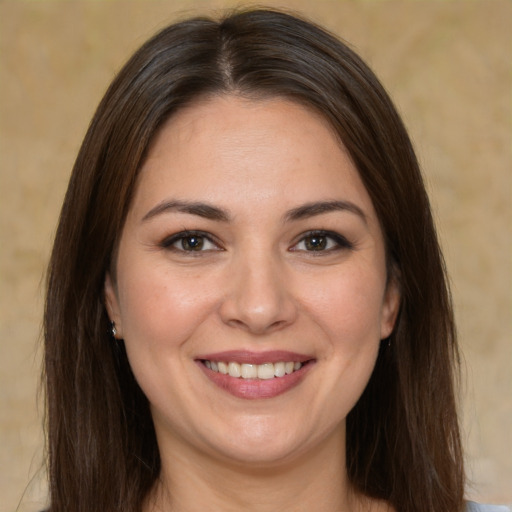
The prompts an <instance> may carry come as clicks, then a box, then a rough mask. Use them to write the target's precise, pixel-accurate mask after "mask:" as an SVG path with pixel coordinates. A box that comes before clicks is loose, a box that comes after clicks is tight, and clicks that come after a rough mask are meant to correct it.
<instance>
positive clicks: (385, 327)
mask: <svg viewBox="0 0 512 512" xmlns="http://www.w3.org/2000/svg"><path fill="white" fill-rule="evenodd" d="M393 274H394V272H393ZM393 274H392V275H391V276H390V277H389V279H388V284H387V286H386V292H385V295H384V302H383V304H382V313H381V322H380V339H381V340H384V339H386V338H387V337H388V336H390V335H391V333H392V332H393V329H394V327H395V322H396V318H397V316H398V311H399V310H400V299H401V293H400V284H399V280H398V278H397V276H396V275H393Z"/></svg>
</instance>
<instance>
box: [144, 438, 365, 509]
mask: <svg viewBox="0 0 512 512" xmlns="http://www.w3.org/2000/svg"><path fill="white" fill-rule="evenodd" d="M173 444H174V443H173ZM162 448H164V447H163V446H160V449H161V459H162V472H161V476H160V479H159V481H158V484H157V485H156V486H155V489H154V492H153V493H152V495H151V497H150V498H149V499H148V501H147V506H146V507H145V510H146V512H193V511H198V510H211V511H212V512H216V511H222V512H231V511H233V512H234V511H239V510H244V511H247V512H274V511H275V510H280V511H283V512H288V511H290V512H292V511H293V512H306V511H307V512H310V511H311V510H315V512H333V511H336V512H345V511H346V512H348V511H350V512H354V511H356V510H362V509H363V508H362V507H361V499H360V498H358V497H357V496H356V495H355V494H354V493H353V492H352V491H351V488H350V485H349V482H348V479H347V472H346V467H345V457H344V455H345V439H344V436H343V433H341V432H339V431H337V432H336V433H335V435H334V434H333V436H332V438H331V439H327V440H325V442H324V443H322V445H321V446H317V447H316V449H315V450H314V453H311V452H308V453H306V454H303V455H301V456H300V457H297V458H295V459H293V460H288V461H285V462H273V463H266V464H262V463H259V464H258V465H257V466H255V465H252V464H241V463H232V462H228V461H226V460H221V459H218V458H214V457H210V456H205V455H204V454H203V453H197V452H196V453H193V452H191V451H190V449H188V450H187V449H184V446H183V445H182V444H181V445H180V444H179V443H177V444H176V445H174V446H172V447H170V446H167V447H165V449H163V450H162ZM189 448H190V447H189ZM364 509H365V510H369V509H368V508H366V507H364Z"/></svg>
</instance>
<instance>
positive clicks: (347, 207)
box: [285, 201, 368, 224]
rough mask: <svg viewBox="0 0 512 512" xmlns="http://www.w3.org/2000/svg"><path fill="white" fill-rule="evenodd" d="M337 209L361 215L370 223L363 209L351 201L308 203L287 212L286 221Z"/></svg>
mask: <svg viewBox="0 0 512 512" xmlns="http://www.w3.org/2000/svg"><path fill="white" fill-rule="evenodd" d="M335 211H348V212H350V213H353V214H355V215H357V216H358V217H360V218H361V219H362V220H363V221H364V223H365V224H367V223H368V221H367V218H366V215H365V213H364V212H363V210H361V208H359V206H357V205H356V204H354V203H351V202H350V201H318V202H313V203H307V204H304V205H302V206H299V207H297V208H294V209H293V210H290V211H289V212H287V213H286V215H285V221H295V220H300V219H305V218H308V217H314V216H315V215H322V214H323V213H330V212H335Z"/></svg>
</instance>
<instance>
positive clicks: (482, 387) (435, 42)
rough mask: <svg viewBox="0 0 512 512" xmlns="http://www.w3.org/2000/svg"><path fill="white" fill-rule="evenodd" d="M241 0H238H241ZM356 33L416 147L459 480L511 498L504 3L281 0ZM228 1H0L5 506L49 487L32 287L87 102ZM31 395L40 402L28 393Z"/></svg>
mask: <svg viewBox="0 0 512 512" xmlns="http://www.w3.org/2000/svg"><path fill="white" fill-rule="evenodd" d="M243 3H244V2H239V4H243ZM267 4H268V5H275V6H281V7H288V8H291V9H297V10H300V11H302V12H304V13H306V14H307V15H309V16H311V17H312V18H313V19H315V20H317V21H318V22H320V23H322V24H324V25H326V26H327V27H329V28H330V29H332V30H334V31H335V32H337V33H338V34H340V35H341V36H342V37H343V38H344V39H346V40H348V41H350V42H351V43H352V44H353V45H354V47H355V48H356V50H358V51H359V52H360V53H361V55H362V56H363V57H364V58H366V59H367V61H368V62H369V63H370V64H371V65H372V66H373V68H374V69H375V71H376V72H377V74H378V75H379V76H380V77H381V79H382V80H383V82H384V84H385V85H386V86H387V88H388V90H389V91H390V93H391V95H392V97H393V98H394V99H395V101H396V103H397V104H398V107H399V110H400V111H401V113H402V114H403V117H404V120H405V122H406V124H407V126H408V127H409V129H410V132H411V135H412V137H413V139H414V142H415V144H416V147H417V150H418V153H419V156H420V159H421V161H422V164H423V167H424V172H425V176H426V180H427V183H428V186H429V189H430V191H431V196H432V202H433V206H434V210H435V214H436V218H437V219H438V224H439V231H440V235H441V239H442V243H443V247H444V250H445V255H446V259H447V263H448V268H449V271H450V273H451V277H452V285H453V293H454V298H455V304H456V314H457V320H458V324H459V328H460V338H461V343H462V347H463V350H464V354H465V366H466V374H465V379H464V390H463V392H464V398H463V410H464V436H465V439H466V443H467V456H468V469H469V475H470V477H471V479H472V484H471V485H470V487H469V488H468V495H469V496H471V497H473V498H475V499H477V500H480V501H488V502H505V503H508V504H510V503H512V484H511V482H512V343H511V342H512V334H511V332H512V322H511V311H512V308H511V298H512V297H511V295H512V292H511V290H512V286H511V285H512V281H511V271H512V268H511V252H512V235H511V220H512V215H511V209H512V206H511V205H512V201H511V197H510V196H511V190H512V187H511V172H512V166H511V163H512V158H511V135H512V126H511V124H512V116H511V114H512V112H511V85H512V76H511V75H512V61H511V49H512V36H511V34H512V31H511V30H510V29H511V27H512V3H511V2H510V1H509V0H473V1H458V2H455V1H404V0H401V1H399V0H394V1H387V0H384V1H363V2H358V1H347V2H344V1H342V0H339V1H336V0H316V1H315V2H311V1H308V0H302V1H301V0H289V1H283V2H280V3H279V2H278V3H276V2H272V1H271V2H267ZM229 5H235V4H233V3H230V2H227V1H220V0H219V1H213V0H211V1H208V0H202V1H200V0H195V1H185V0H179V1H178V0H175V1H167V2H164V1H131V2H128V1H121V0H119V1H116V0H111V1H103V2H100V1H44V0H40V1H27V2H23V1H5V0H4V1H0V241H1V242H0V496H1V497H2V498H1V501H0V511H1V512H4V511H6V512H7V511H12V510H15V509H16V507H17V506H18V502H19V501H20V499H21V497H22V494H23V493H25V495H24V497H23V499H22V502H21V504H20V505H19V510H20V511H25V510H27V511H28V510H37V505H36V504H35V503H36V502H37V501H38V499H40V497H41V496H44V472H43V471H40V467H41V464H42V461H43V448H42V433H41V432H42V429H41V424H42V408H41V405H40V404H39V402H38V401H37V398H36V392H37V386H38V378H39V372H40V348H38V347H39V341H38V340H39V331H40V321H41V314H42V288H43V285H42V283H43V274H44V269H45V264H46V261H47V259H48V255H49V250H50V246H51V240H52V236H53V232H54V229H55V226H56V221H57V217H58V213H59V208H60V203H61V201H62V198H63V194H64V191H65V187H66V182H67V179H68V176H69V173H70V169H71V167H72V164H73V161H74V157H75V155H76V153H77V150H78V148H79V145H80V142H81V139H82V137H83V135H84V133H85V130H86V128H87V125H88V123H89V120H90V118H91V116H92V114H93V111H94V109H95V107H96V105H97V103H98V102H99V100H100V97H101V96H102V94H103V92H104V90H105V88H106V86H107V85H108V83H109V81H110V80H111V78H112V76H113V74H114V73H115V72H116V71H117V70H119V68H120V66H121V65H122V63H123V62H124V61H125V60H126V58H127V57H128V56H129V55H130V53H131V52H132V51H133V50H134V49H135V48H136V47H137V46H139V45H140V44H141V43H142V42H143V41H144V40H145V39H147V38H148V37H149V36H150V35H151V34H153V33H154V32H155V31H156V30H157V29H158V28H160V27H162V26H163V25H165V24H166V23H167V22H168V21H170V20H173V19H175V18H176V16H178V15H179V16H182V15H187V14H192V13H198V12H201V13H204V12H205V11H207V12H211V10H212V9H218V8H221V7H225V6H229ZM38 404H39V405H38Z"/></svg>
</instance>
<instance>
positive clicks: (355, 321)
mask: <svg viewBox="0 0 512 512" xmlns="http://www.w3.org/2000/svg"><path fill="white" fill-rule="evenodd" d="M377 268H378V267H377ZM382 274H383V273H380V272H376V271H373V270H368V269H365V268H363V269H360V268H355V269H353V270H350V271H346V272H345V271H342V272H339V273H338V274H335V275H331V276H330V278H329V279H326V280H325V282H324V283H316V285H315V286H311V287H309V289H310V290H312V293H310V294H309V296H308V297H307V298H305V299H304V300H305V301H307V304H308V309H309V311H310V312H311V314H312V315H314V316H315V320H316V321H317V323H318V324H319V325H320V326H322V328H323V329H324V330H325V331H326V332H327V333H328V335H329V339H331V340H332V342H333V343H335V344H338V343H339V344H343V345H345V346H346V347H347V348H350V347H352V348H353V349H354V350H356V349H360V348H362V345H361V344H364V343H365V342H370V343H372V344H373V343H378V342H379V341H380V323H381V315H382V306H383V296H384V289H385V277H384V276H383V275H382Z"/></svg>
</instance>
